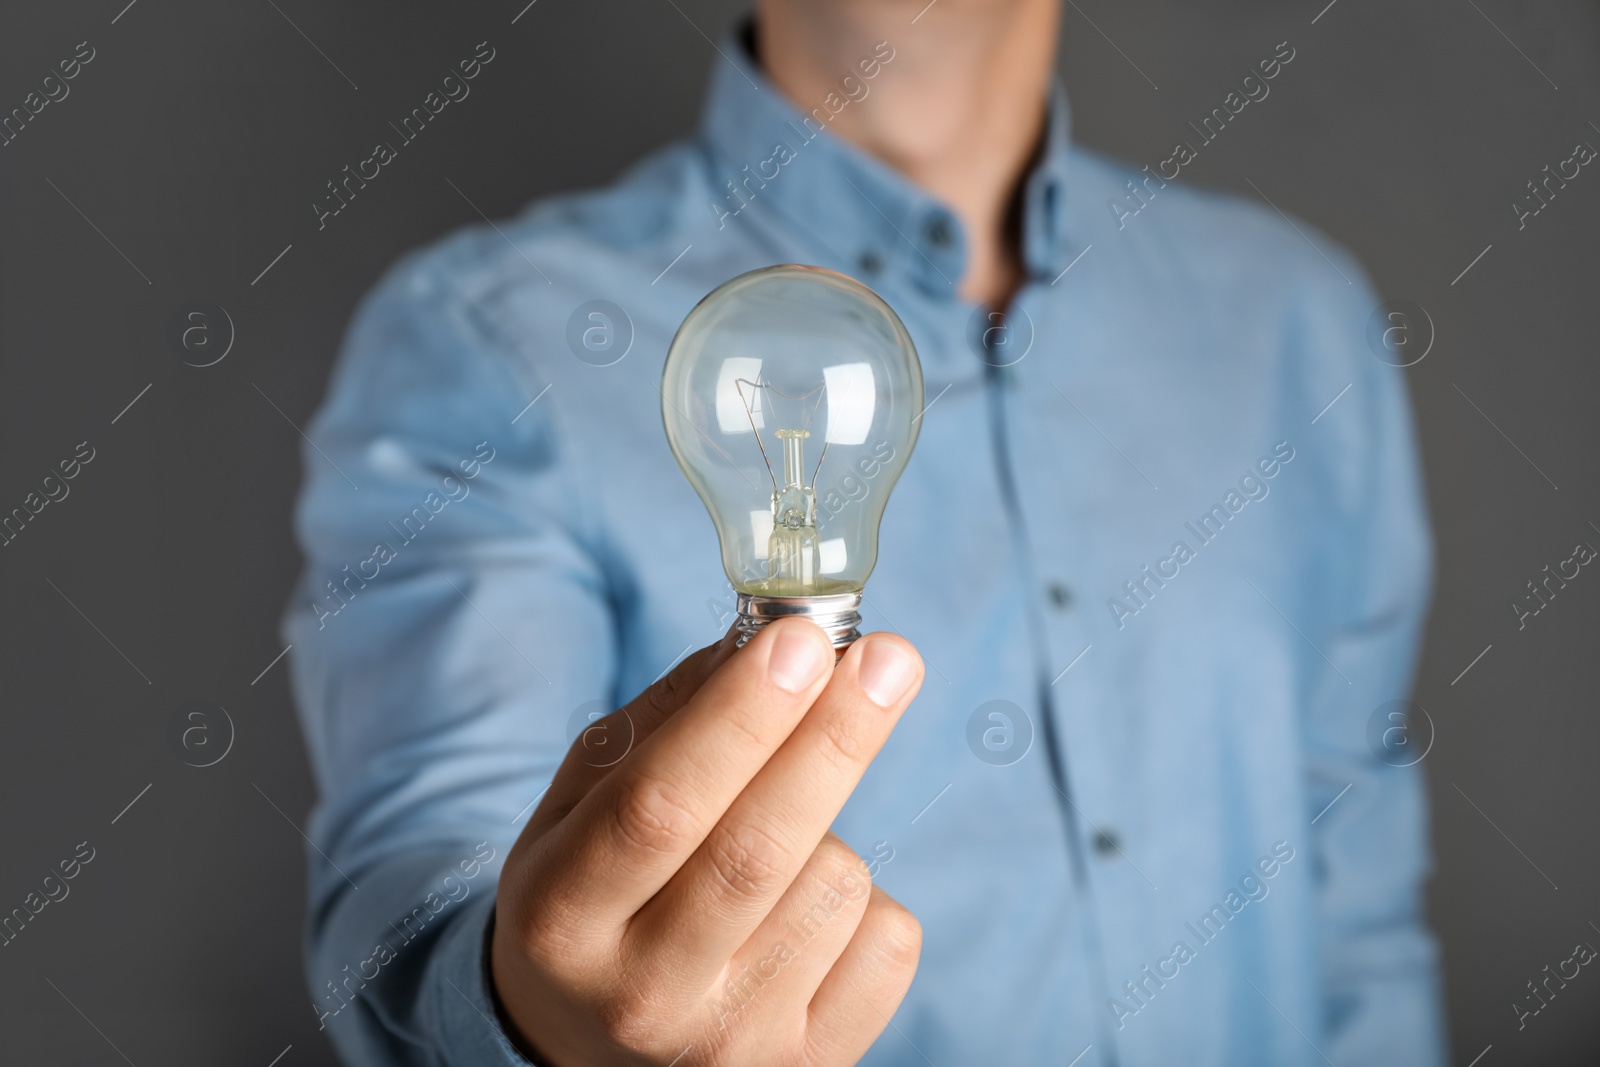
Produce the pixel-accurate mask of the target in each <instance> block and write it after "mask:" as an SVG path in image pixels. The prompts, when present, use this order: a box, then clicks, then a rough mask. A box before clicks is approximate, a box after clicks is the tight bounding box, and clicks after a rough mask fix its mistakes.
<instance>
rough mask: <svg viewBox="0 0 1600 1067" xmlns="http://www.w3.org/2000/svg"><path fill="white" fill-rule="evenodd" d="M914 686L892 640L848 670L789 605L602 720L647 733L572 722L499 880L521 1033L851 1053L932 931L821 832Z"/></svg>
mask: <svg viewBox="0 0 1600 1067" xmlns="http://www.w3.org/2000/svg"><path fill="white" fill-rule="evenodd" d="M921 684H922V660H921V658H920V657H919V656H918V655H917V654H916V652H915V650H913V649H912V648H911V646H910V645H909V644H908V643H907V642H906V641H904V640H902V639H901V638H899V637H896V636H894V635H891V634H883V633H874V634H869V635H868V636H866V637H863V638H861V639H860V640H858V641H856V642H855V644H853V645H852V646H851V647H850V649H849V651H848V652H846V653H845V655H844V656H843V658H841V659H840V660H839V661H838V664H837V666H836V665H835V664H834V651H833V648H832V646H831V645H830V644H829V642H828V639H827V638H826V637H825V636H824V635H823V633H822V631H821V630H820V629H818V628H817V627H816V626H814V625H813V624H811V623H809V622H806V621H803V620H799V619H786V620H781V621H778V622H774V623H772V624H771V625H769V626H766V627H765V628H763V629H762V630H761V632H760V633H759V634H757V635H756V637H755V638H754V639H752V640H751V641H750V642H749V643H748V644H747V645H746V646H745V647H744V648H741V649H737V650H735V649H734V647H733V635H732V634H730V635H729V636H728V637H727V638H725V639H724V640H723V641H722V642H721V643H720V644H718V645H714V646H711V647H709V648H706V649H702V650H701V651H700V652H698V653H696V654H695V655H693V656H691V657H690V658H689V659H688V660H686V661H685V662H684V663H683V664H682V665H681V666H680V667H678V669H677V670H675V671H674V672H673V673H672V674H671V675H669V676H668V677H667V678H665V679H663V680H662V681H660V682H658V683H656V684H655V685H654V686H652V687H651V688H650V689H648V690H646V691H645V692H644V693H643V694H641V695H640V696H639V697H638V699H636V700H635V701H633V703H631V704H629V705H628V706H627V707H626V708H624V709H622V711H619V712H615V713H613V714H612V715H610V716H608V717H607V718H606V719H603V720H601V721H600V723H597V724H596V726H594V727H590V731H594V730H598V729H604V730H605V731H606V736H608V737H621V738H628V737H631V738H632V739H633V746H632V748H631V750H629V751H628V752H627V754H626V755H625V756H623V757H622V758H621V759H617V758H616V757H615V755H614V754H613V755H608V756H606V757H604V758H596V757H595V756H594V755H593V754H592V753H590V752H589V751H588V750H587V749H586V746H585V744H584V739H583V738H581V737H580V739H579V741H578V743H577V744H575V745H574V746H573V748H572V751H571V752H569V753H568V754H567V758H566V760H565V761H564V762H563V763H562V765H561V768H560V769H559V770H558V771H557V772H556V775H555V778H554V780H553V782H552V783H551V786H550V789H549V792H547V793H546V794H545V797H544V799H543V801H542V802H541V803H540V805H539V807H538V809H537V810H536V811H535V812H534V813H533V816H532V818H530V819H529V821H528V825H527V827H526V828H525V829H524V830H523V832H522V836H521V837H520V838H519V839H518V841H517V844H516V846H515V847H513V848H512V850H511V853H510V855H509V856H507V858H506V865H505V870H504V871H503V873H502V874H501V876H500V886H499V890H498V898H497V902H496V922H495V929H494V937H493V944H492V947H491V961H490V962H491V971H492V974H493V979H494V986H495V991H496V993H497V994H498V996H499V999H500V1003H501V1005H502V1007H503V1010H504V1012H505V1014H506V1015H507V1016H508V1017H509V1019H510V1021H511V1023H512V1024H513V1025H514V1028H515V1030H516V1031H517V1033H516V1035H515V1037H516V1038H517V1039H518V1041H519V1043H520V1044H521V1045H522V1046H523V1047H524V1048H525V1049H527V1050H530V1051H532V1052H534V1053H535V1055H536V1056H537V1057H540V1058H543V1059H544V1060H545V1061H546V1062H548V1063H549V1064H551V1065H552V1067H597V1065H600V1064H605V1065H610V1064H638V1065H647V1064H648V1065H655V1067H665V1065H667V1064H676V1065H677V1067H705V1065H721V1064H738V1065H739V1067H767V1065H780V1064H781V1065H784V1067H789V1065H795V1067H802V1065H804V1067H811V1065H816V1067H824V1065H826V1067H836V1065H845V1064H854V1063H855V1062H856V1061H857V1060H858V1059H859V1058H860V1057H861V1056H862V1055H863V1054H864V1053H865V1052H866V1050H867V1048H868V1046H870V1045H871V1044H872V1042H873V1041H874V1040H875V1039H876V1038H877V1036H878V1034H879V1033H880V1032H881V1031H882V1030H883V1028H884V1027H885V1026H886V1025H887V1024H888V1021H889V1017H890V1016H891V1015H892V1014H893V1013H894V1010H895V1008H896V1007H898V1006H899V1004H900V1001H901V999H902V998H903V997H904V996H905V993H906V990H907V989H908V988H909V986H910V985H911V978H912V975H913V974H914V973H915V971H916V967H917V957H918V954H919V952H920V950H921V946H922V929H921V927H920V926H919V925H918V924H917V921H916V919H914V918H913V917H912V916H911V913H910V912H908V911H906V909H905V908H903V907H901V906H900V905H899V904H898V903H896V902H895V901H894V900H893V899H892V898H891V897H890V896H889V895H888V894H887V893H884V892H883V891H882V890H880V889H878V888H877V887H876V886H873V885H872V884H871V880H870V878H869V877H868V874H867V871H866V866H865V864H864V863H863V862H862V861H861V859H860V858H859V857H857V856H856V855H855V853H854V852H852V851H851V850H850V848H849V847H848V846H847V845H845V843H844V842H843V841H841V840H839V838H837V837H835V836H834V835H833V834H831V833H830V832H829V831H828V827H829V825H830V824H831V823H832V822H833V819H834V817H835V816H836V815H838V813H839V809H840V808H842V807H843V806H844V802H845V800H846V799H847V798H848V797H849V796H850V793H851V791H852V790H853V789H854V788H855V786H856V783H857V782H858V781H860V779H861V775H862V774H863V773H864V772H865V770H866V768H867V764H868V763H870V762H871V761H872V759H873V757H874V756H876V755H877V753H878V750H879V749H880V748H881V747H882V746H883V743H884V741H885V740H886V739H887V738H888V736H889V731H890V730H891V729H892V728H893V726H894V724H895V722H896V721H897V720H898V719H899V717H900V714H901V713H902V712H903V711H904V710H905V708H906V705H908V704H909V703H910V702H911V699H912V697H913V696H915V695H916V692H917V689H918V688H919V687H920V686H921ZM624 717H625V718H624ZM630 730H631V731H632V732H631V733H630ZM596 764H605V765H603V766H597V765H596Z"/></svg>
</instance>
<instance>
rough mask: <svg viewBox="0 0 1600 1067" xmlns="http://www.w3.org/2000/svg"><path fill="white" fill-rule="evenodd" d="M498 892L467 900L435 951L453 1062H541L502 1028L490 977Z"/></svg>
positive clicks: (522, 1066) (447, 1054)
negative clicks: (491, 943)
mask: <svg viewBox="0 0 1600 1067" xmlns="http://www.w3.org/2000/svg"><path fill="white" fill-rule="evenodd" d="M493 930H494V894H493V893H488V894H485V895H484V897H483V898H482V899H480V900H476V901H473V902H471V903H470V904H467V905H466V909H465V911H464V912H463V914H461V915H458V916H457V917H456V921H455V922H454V923H452V924H451V926H450V929H449V930H447V931H446V932H445V934H444V936H443V938H442V939H441V940H440V942H439V945H438V946H437V948H436V949H435V950H434V958H433V961H432V968H431V969H432V971H433V973H434V975H435V976H436V977H437V979H438V980H437V981H435V982H434V983H433V984H434V1010H435V1012H436V1013H437V1015H436V1019H437V1025H436V1027H434V1030H433V1032H434V1033H435V1034H437V1035H438V1042H439V1045H440V1049H439V1051H440V1053H441V1057H442V1062H444V1063H446V1064H450V1065H451V1067H456V1065H460V1067H540V1065H539V1064H535V1063H533V1062H532V1061H530V1060H529V1059H528V1058H527V1057H526V1056H524V1055H523V1054H522V1053H521V1052H518V1051H517V1047H516V1046H515V1045H513V1044H512V1043H511V1040H510V1038H508V1037H507V1036H506V1034H505V1031H504V1030H502V1029H501V1027H500V1022H499V1019H498V1012H497V1008H496V1006H495V1000H494V992H493V986H492V984H491V979H490V977H489V936H490V934H491V933H492V932H493Z"/></svg>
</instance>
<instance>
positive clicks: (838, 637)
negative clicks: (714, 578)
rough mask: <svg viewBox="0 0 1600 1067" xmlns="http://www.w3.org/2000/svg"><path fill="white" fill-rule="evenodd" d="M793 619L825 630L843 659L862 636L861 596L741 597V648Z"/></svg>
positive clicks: (739, 624)
mask: <svg viewBox="0 0 1600 1067" xmlns="http://www.w3.org/2000/svg"><path fill="white" fill-rule="evenodd" d="M791 615H797V616H800V617H801V618H806V619H810V620H811V621H812V622H814V623H816V624H817V625H818V626H820V627H822V631H823V633H825V634H827V635H828V638H829V639H830V640H831V641H833V647H834V648H835V649H837V650H838V651H839V653H840V654H841V655H843V653H844V650H845V649H847V648H849V647H850V645H851V642H853V641H855V639H856V638H858V637H860V636H861V631H860V630H859V629H857V627H859V626H860V625H861V594H860V593H834V594H830V595H828V596H756V595H755V594H754V593H740V594H739V621H738V622H737V623H736V624H735V625H736V626H737V627H738V630H739V644H740V645H743V644H744V643H745V642H746V641H748V640H750V639H751V638H752V637H754V636H755V635H756V632H757V631H758V630H760V629H761V628H762V627H763V626H765V625H767V623H769V622H772V621H773V620H774V619H783V618H787V617H789V616H791Z"/></svg>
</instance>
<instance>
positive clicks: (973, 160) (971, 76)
mask: <svg viewBox="0 0 1600 1067" xmlns="http://www.w3.org/2000/svg"><path fill="white" fill-rule="evenodd" d="M913 14H915V12H910V11H909V10H908V9H906V8H904V7H902V6H901V5H900V4H887V3H880V2H860V0H834V2H827V0H758V17H757V20H756V41H757V47H758V50H759V52H760V55H761V62H762V66H763V67H764V68H765V69H766V72H767V75H768V77H770V78H771V79H772V81H773V83H774V84H775V85H776V86H778V88H779V89H781V90H782V91H783V93H784V94H785V95H786V96H788V97H789V98H790V99H791V100H793V101H796V102H797V103H799V104H800V105H801V106H804V102H805V101H808V100H818V99H822V98H823V97H824V96H826V95H827V94H828V93H829V92H831V91H834V90H835V87H836V86H837V85H838V84H839V79H840V78H841V76H842V75H844V74H847V73H852V72H854V71H855V69H856V64H857V63H858V62H859V61H860V59H861V58H862V57H863V56H869V55H871V54H872V50H873V48H874V46H875V45H876V44H877V43H878V42H879V41H886V42H888V44H889V46H890V47H892V48H893V49H894V50H895V58H894V65H893V66H892V67H891V68H890V69H889V70H888V71H886V72H885V74H886V76H884V77H881V78H879V79H878V80H877V81H876V82H875V83H874V84H873V87H872V96H871V100H870V102H869V103H867V104H865V106H862V107H852V108H847V109H846V110H844V111H843V112H841V113H840V114H839V116H838V118H837V119H836V120H835V122H834V123H833V124H832V125H831V126H830V127H829V128H830V130H832V132H833V133H835V134H836V135H837V136H839V137H842V138H843V139H844V140H846V141H849V142H851V143H852V144H854V145H856V146H857V147H859V148H861V149H863V150H864V151H866V152H869V153H871V154H872V155H874V156H876V157H877V158H879V159H881V160H883V161H884V162H885V163H887V164H888V165H889V166H891V167H893V168H895V169H896V170H898V171H899V172H900V173H902V174H904V175H905V176H906V178H907V179H909V180H910V181H911V182H913V183H914V184H916V185H918V186H920V187H921V188H922V189H925V190H926V191H927V192H928V193H930V194H931V195H933V196H935V197H937V198H938V199H940V200H941V201H943V202H944V203H946V204H948V205H949V206H950V208H951V209H952V210H953V211H954V212H955V213H956V215H957V217H958V218H960V220H961V223H962V226H963V227H964V229H965V231H966V236H967V252H968V259H967V270H966V273H965V274H964V275H962V277H961V279H960V281H959V282H958V288H959V292H960V295H961V296H963V297H965V298H967V299H969V300H974V301H978V302H980V303H983V304H987V305H989V306H991V307H1004V306H1005V305H1006V304H1008V303H1009V302H1010V300H1011V297H1012V296H1013V295H1014V294H1015V293H1016V291H1017V289H1018V288H1019V287H1020V286H1021V283H1022V259H1021V247H1020V243H1021V242H1020V230H1019V227H1018V225H1017V221H1018V214H1019V213H1018V212H1017V210H1016V205H1017V201H1018V197H1019V195H1020V187H1021V183H1022V181H1023V179H1024V178H1025V177H1026V173H1027V170H1028V167H1029V164H1030V163H1031V161H1032V159H1033V157H1034V153H1035V151H1036V149H1037V147H1038V144H1039V140H1040V138H1041V136H1042V135H1043V129H1044V123H1045V114H1046V110H1047V107H1048V95H1049V85H1050V79H1051V77H1052V73H1053V70H1054V61H1055V53H1056V34H1057V28H1058V24H1059V16H1060V12H1059V7H1058V0H1013V2H1012V3H1010V4H993V3H985V4H971V5H969V4H964V3H962V0H945V3H942V4H940V5H939V6H937V7H931V8H930V9H928V10H926V11H924V12H923V14H922V16H921V17H920V18H919V19H918V21H917V22H916V24H915V25H912V24H911V23H910V18H911V16H912V15H913Z"/></svg>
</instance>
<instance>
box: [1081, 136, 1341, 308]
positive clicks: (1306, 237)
mask: <svg viewBox="0 0 1600 1067" xmlns="http://www.w3.org/2000/svg"><path fill="white" fill-rule="evenodd" d="M1070 173H1071V174H1072V176H1073V183H1072V184H1073V189H1072V192H1071V193H1070V194H1069V195H1070V196H1071V197H1072V199H1073V204H1074V206H1073V209H1072V210H1073V219H1074V221H1075V223H1076V224H1077V227H1078V228H1080V229H1081V231H1082V232H1083V233H1084V234H1085V235H1086V238H1087V240H1089V241H1091V242H1093V243H1095V244H1097V245H1101V244H1103V245H1104V246H1105V249H1106V251H1108V252H1114V253H1115V252H1121V253H1122V254H1123V255H1125V256H1127V257H1129V259H1130V260H1131V263H1130V265H1131V266H1133V267H1134V268H1136V269H1141V270H1143V269H1148V268H1150V267H1152V266H1158V265H1159V267H1160V269H1161V273H1163V274H1166V273H1169V272H1176V273H1178V274H1180V275H1181V276H1182V277H1183V278H1185V279H1186V280H1189V281H1191V282H1193V283H1194V284H1196V285H1198V286H1201V287H1227V288H1229V289H1237V288H1238V287H1240V286H1245V285H1248V286H1252V287H1256V288H1257V289H1258V291H1259V292H1260V293H1261V294H1262V295H1264V296H1267V295H1272V294H1280V295H1284V296H1287V295H1289V294H1290V293H1293V294H1295V295H1296V296H1297V297H1299V298H1300V299H1307V298H1312V299H1315V298H1317V297H1318V296H1322V297H1326V298H1328V299H1333V300H1339V299H1342V298H1343V297H1342V294H1343V293H1346V292H1349V291H1352V290H1353V291H1354V293H1361V294H1365V293H1366V292H1367V289H1366V286H1367V278H1366V274H1365V271H1364V270H1363V269H1362V267H1361V264H1360V262H1359V261H1358V260H1357V259H1356V258H1355V256H1354V255H1352V254H1351V253H1350V252H1349V251H1347V250H1346V249H1345V248H1344V247H1343V246H1342V245H1341V244H1339V243H1338V242H1337V241H1335V240H1333V239H1332V238H1330V237H1329V236H1327V235H1326V234H1324V233H1322V232H1321V231H1320V230H1318V229H1317V228H1316V227H1315V226H1313V225H1311V224H1310V223H1308V222H1306V221H1304V220H1303V219H1299V218H1294V217H1293V216H1292V215H1284V214H1280V213H1279V210H1278V209H1277V208H1275V207H1274V206H1272V205H1271V204H1269V203H1267V202H1266V201H1265V200H1264V199H1263V200H1254V199H1251V198H1250V197H1248V196H1240V195H1236V194H1234V193H1226V192H1221V191H1218V190H1214V189H1207V188H1205V187H1203V186H1200V185H1198V184H1196V182H1195V180H1194V178H1193V177H1192V176H1191V175H1189V174H1188V173H1187V172H1186V171H1185V172H1180V174H1179V176H1178V177H1177V178H1175V179H1170V180H1167V181H1166V183H1165V184H1164V185H1162V184H1160V178H1159V176H1157V177H1155V178H1151V175H1153V174H1155V171H1154V170H1153V169H1150V170H1146V169H1142V168H1140V167H1137V166H1134V165H1132V164H1130V163H1127V162H1125V161H1123V160H1119V159H1115V158H1112V157H1110V156H1106V155H1102V154H1100V153H1098V152H1095V151H1092V150H1089V149H1085V148H1082V147H1080V146H1077V145H1074V146H1073V147H1072V149H1071V169H1070ZM1147 179H1149V182H1148V185H1147V184H1146V180H1147ZM1130 181H1131V182H1133V183H1134V185H1135V187H1136V188H1137V189H1138V190H1139V191H1140V193H1141V195H1142V196H1143V197H1144V199H1145V201H1146V203H1145V206H1144V207H1142V208H1141V209H1140V210H1139V211H1138V213H1137V214H1135V215H1133V216H1131V217H1124V218H1123V219H1122V220H1121V221H1122V225H1121V227H1120V228H1119V226H1118V219H1117V212H1116V211H1115V210H1114V209H1113V207H1112V204H1113V202H1115V201H1121V202H1123V203H1124V204H1125V205H1126V206H1128V207H1136V206H1138V201H1137V200H1135V199H1134V198H1133V196H1132V195H1131V194H1130V193H1129V191H1128V185H1127V183H1128V182H1130ZM1147 188H1148V189H1153V193H1147V192H1146V189H1147ZM1341 275H1343V276H1344V278H1346V279H1348V281H1341V280H1340V277H1341ZM1351 295H1354V294H1353V293H1352V294H1351ZM1364 298H1365V297H1364V295H1363V297H1362V299H1364Z"/></svg>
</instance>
